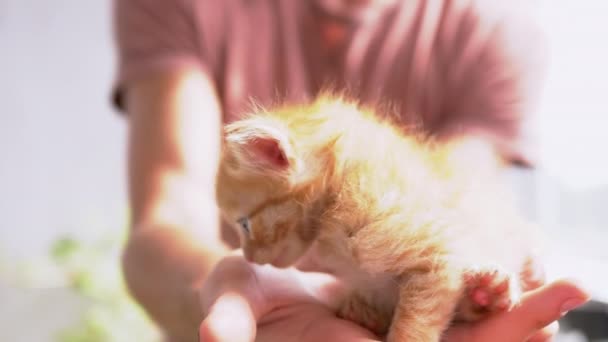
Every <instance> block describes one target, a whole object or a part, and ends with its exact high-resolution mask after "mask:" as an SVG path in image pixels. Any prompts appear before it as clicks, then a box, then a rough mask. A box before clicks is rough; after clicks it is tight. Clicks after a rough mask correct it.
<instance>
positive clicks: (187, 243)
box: [123, 226, 227, 341]
mask: <svg viewBox="0 0 608 342" xmlns="http://www.w3.org/2000/svg"><path fill="white" fill-rule="evenodd" d="M226 251H227V249H225V248H224V247H223V246H221V245H220V244H218V243H206V244H205V245H204V246H203V244H202V243H201V242H200V241H199V240H197V239H196V238H195V237H194V234H191V233H189V232H188V231H187V230H183V229H176V228H172V227H166V226H165V227H160V226H150V227H139V228H138V229H135V230H134V231H133V233H132V235H131V236H130V238H129V241H128V244H127V246H126V249H125V252H124V255H123V270H124V276H125V280H126V282H127V285H128V287H129V290H130V291H131V293H132V295H133V296H134V297H135V299H136V300H137V301H138V302H139V303H140V304H141V305H142V306H143V307H144V308H145V309H146V311H147V312H148V314H149V315H150V316H151V317H152V319H154V320H155V321H156V322H157V323H158V324H159V325H160V326H161V327H162V328H163V329H164V330H165V332H166V333H167V334H169V335H170V336H171V337H172V338H173V339H177V340H179V341H194V340H196V333H197V331H198V325H199V324H200V322H201V321H202V319H203V316H204V313H203V312H202V310H201V305H200V300H199V297H198V289H199V287H200V286H201V284H202V283H203V281H204V280H205V278H206V276H207V274H208V273H209V271H210V270H211V269H212V268H213V266H214V265H215V263H216V262H217V261H218V259H220V258H221V257H222V256H223V255H225V253H226Z"/></svg>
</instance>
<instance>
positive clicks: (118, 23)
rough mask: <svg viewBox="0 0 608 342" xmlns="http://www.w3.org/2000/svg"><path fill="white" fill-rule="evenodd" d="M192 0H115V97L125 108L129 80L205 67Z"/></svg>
mask: <svg viewBox="0 0 608 342" xmlns="http://www.w3.org/2000/svg"><path fill="white" fill-rule="evenodd" d="M193 7H194V3H193V2H192V1H191V0H114V22H113V24H114V37H115V43H116V48H117V71H116V77H115V83H114V85H113V89H112V100H113V102H114V105H115V106H116V107H117V108H118V109H124V108H123V103H122V102H123V101H122V99H123V97H124V94H123V93H124V92H125V89H126V86H127V85H128V83H129V82H132V81H133V80H135V79H138V78H140V77H142V76H145V75H147V74H150V73H153V72H157V71H160V70H163V69H171V68H179V67H183V66H196V67H200V68H205V67H206V65H205V61H204V57H203V53H202V51H201V49H200V47H199V44H200V43H199V42H198V32H197V27H198V26H197V23H196V22H195V18H196V12H195V9H194V8H193Z"/></svg>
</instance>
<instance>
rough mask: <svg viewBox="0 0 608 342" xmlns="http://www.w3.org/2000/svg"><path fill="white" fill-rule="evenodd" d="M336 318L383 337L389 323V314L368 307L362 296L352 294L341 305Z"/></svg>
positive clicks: (370, 306) (355, 293) (390, 314)
mask: <svg viewBox="0 0 608 342" xmlns="http://www.w3.org/2000/svg"><path fill="white" fill-rule="evenodd" d="M338 317H340V318H344V319H347V320H349V321H352V322H355V323H357V324H359V325H361V326H363V327H365V328H367V329H369V330H371V331H372V332H374V333H375V334H377V335H379V336H382V335H385V334H386V332H387V330H388V327H389V325H390V323H391V317H392V313H391V312H384V313H383V312H381V311H380V310H378V309H377V308H375V307H374V306H372V305H370V304H369V302H368V301H367V300H366V298H365V297H364V296H362V295H361V294H359V293H357V292H354V293H352V294H351V295H350V296H348V297H347V298H346V300H345V301H344V302H343V303H342V306H341V307H340V310H339V312H338Z"/></svg>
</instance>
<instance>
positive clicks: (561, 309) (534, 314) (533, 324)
mask: <svg viewBox="0 0 608 342" xmlns="http://www.w3.org/2000/svg"><path fill="white" fill-rule="evenodd" d="M588 300H589V295H588V294H587V293H586V292H585V291H584V290H583V289H581V287H579V286H577V285H576V284H575V283H574V282H572V281H568V280H559V281H556V282H553V283H551V284H548V285H545V286H542V287H540V288H538V289H536V290H532V291H529V292H528V293H526V294H524V296H523V297H522V300H521V302H520V303H519V304H518V305H517V306H515V307H514V308H513V309H512V310H511V311H509V312H505V313H502V314H499V315H496V316H493V317H491V318H489V319H488V320H487V321H485V322H483V323H482V324H479V325H478V326H477V327H476V330H475V337H476V340H479V341H486V340H487V341H497V342H498V341H525V340H526V339H528V338H529V337H530V336H532V335H533V334H535V333H536V332H537V331H538V330H541V329H543V328H544V327H546V326H547V325H549V324H550V323H552V322H553V321H556V320H558V319H559V318H561V317H562V316H563V315H564V314H565V313H566V312H568V311H569V310H572V309H574V308H576V307H578V306H580V305H582V304H584V303H585V302H587V301H588Z"/></svg>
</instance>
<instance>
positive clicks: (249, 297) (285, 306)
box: [199, 256, 589, 342]
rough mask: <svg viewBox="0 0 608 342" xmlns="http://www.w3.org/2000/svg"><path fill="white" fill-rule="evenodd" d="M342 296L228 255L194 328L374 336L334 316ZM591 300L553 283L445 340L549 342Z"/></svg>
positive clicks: (269, 336)
mask: <svg viewBox="0 0 608 342" xmlns="http://www.w3.org/2000/svg"><path fill="white" fill-rule="evenodd" d="M340 293H341V287H340V283H339V282H338V281H337V280H336V279H335V278H334V277H332V276H330V275H327V274H323V273H314V272H301V271H298V270H296V269H293V268H290V269H277V268H273V267H271V266H260V265H254V264H250V263H248V262H246V261H245V260H244V259H243V258H242V257H240V256H231V257H228V258H226V259H224V260H223V261H222V262H220V264H218V266H217V267H216V269H215V270H214V271H213V272H212V274H211V275H210V276H209V278H208V279H207V281H206V283H205V286H204V288H203V289H202V291H201V304H202V305H203V309H204V310H205V312H206V313H207V316H206V318H205V320H204V321H203V322H202V324H201V326H200V329H199V335H200V341H205V342H207V341H213V342H216V341H217V342H219V341H236V342H238V341H253V340H254V339H255V340H256V341H333V340H337V341H355V340H356V341H375V340H379V338H378V337H377V336H374V335H373V333H371V332H370V331H368V330H366V329H364V328H362V327H360V326H358V325H356V324H354V323H352V322H350V321H346V320H342V319H340V318H337V317H336V316H335V303H336V302H337V300H336V298H339V295H340ZM588 298H589V296H588V295H587V294H586V293H585V292H584V291H583V290H582V289H580V288H579V287H578V286H577V285H576V284H575V283H573V282H570V281H565V280H561V281H556V282H553V283H550V284H548V285H545V286H541V287H539V288H537V289H535V290H532V291H529V292H527V293H526V294H524V296H523V297H522V300H521V303H520V304H518V305H517V306H516V307H514V308H513V309H512V310H511V311H509V312H504V313H500V314H497V315H495V316H492V317H489V318H488V319H486V320H483V321H480V322H476V323H473V324H458V325H455V326H454V327H452V328H450V329H449V330H448V331H447V333H446V335H445V336H446V337H445V339H444V341H446V342H461V341H467V342H475V341H497V342H501V341H509V342H511V341H534V342H537V341H546V340H548V339H550V338H551V336H553V335H554V334H555V333H556V331H557V324H556V323H557V322H556V321H557V320H558V319H559V318H560V317H561V316H562V315H563V313H564V309H562V308H565V307H564V305H565V304H571V305H570V307H567V308H565V309H573V308H574V307H576V306H579V305H582V304H583V303H584V302H586V301H587V300H588ZM570 300H573V302H570ZM565 311H568V310H565Z"/></svg>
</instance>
